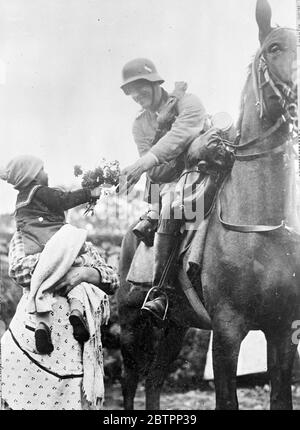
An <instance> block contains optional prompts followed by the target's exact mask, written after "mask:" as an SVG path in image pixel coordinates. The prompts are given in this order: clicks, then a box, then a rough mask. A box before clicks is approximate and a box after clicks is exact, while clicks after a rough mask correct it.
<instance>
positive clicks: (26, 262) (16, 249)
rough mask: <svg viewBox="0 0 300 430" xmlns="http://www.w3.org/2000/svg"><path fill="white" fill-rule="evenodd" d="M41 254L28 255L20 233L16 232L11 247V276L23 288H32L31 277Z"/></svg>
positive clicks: (9, 272)
mask: <svg viewBox="0 0 300 430" xmlns="http://www.w3.org/2000/svg"><path fill="white" fill-rule="evenodd" d="M40 255H41V254H40V253H38V254H33V255H27V256H26V254H25V251H24V243H23V239H22V235H21V233H20V232H18V231H17V232H16V233H15V234H14V235H13V237H12V240H11V242H10V245H9V255H8V260H9V269H8V274H9V276H10V277H11V278H12V279H13V280H14V281H15V282H16V283H17V284H18V285H19V286H21V287H23V288H30V282H31V276H32V273H33V271H34V269H35V266H36V265H37V262H38V261H39V258H40Z"/></svg>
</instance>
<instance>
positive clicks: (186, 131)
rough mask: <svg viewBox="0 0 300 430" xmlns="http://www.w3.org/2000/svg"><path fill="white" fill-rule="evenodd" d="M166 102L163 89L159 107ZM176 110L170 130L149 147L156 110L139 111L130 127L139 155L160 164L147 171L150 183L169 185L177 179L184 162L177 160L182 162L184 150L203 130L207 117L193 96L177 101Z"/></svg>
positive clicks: (152, 135)
mask: <svg viewBox="0 0 300 430" xmlns="http://www.w3.org/2000/svg"><path fill="white" fill-rule="evenodd" d="M167 99H168V94H167V92H166V91H165V90H163V97H162V104H161V107H162V106H163V104H164V103H165V101H166V100H167ZM176 108H177V116H176V119H175V121H174V122H173V124H172V126H171V128H170V130H169V131H168V132H167V133H166V134H165V135H164V136H163V137H162V138H161V139H160V140H159V141H158V142H157V143H156V144H154V145H153V146H152V141H153V139H154V136H155V133H156V130H157V128H158V123H157V115H158V113H159V111H158V112H150V111H148V110H143V111H141V112H140V113H139V115H138V116H137V118H136V119H135V121H134V124H133V136H134V140H135V143H136V145H137V148H138V152H139V155H140V156H143V155H145V154H146V153H147V152H148V151H150V152H152V153H153V154H154V155H155V157H156V158H157V160H158V162H159V164H160V165H159V166H157V167H154V168H152V169H151V170H150V171H149V172H148V177H149V178H150V179H151V180H152V182H154V183H170V182H174V181H176V180H178V178H179V176H180V175H181V173H182V170H183V169H184V167H185V163H184V162H183V163H178V159H181V160H184V154H185V152H186V150H187V149H188V147H189V145H190V143H191V142H192V141H193V140H194V139H195V137H196V136H198V135H199V133H200V132H201V130H202V129H203V127H204V124H205V120H206V118H207V114H206V111H205V109H204V106H203V104H202V103H201V101H200V100H199V98H198V97H197V96H195V95H193V94H189V93H186V94H184V96H183V97H182V98H181V99H180V100H178V102H177V106H176ZM159 110H160V109H159Z"/></svg>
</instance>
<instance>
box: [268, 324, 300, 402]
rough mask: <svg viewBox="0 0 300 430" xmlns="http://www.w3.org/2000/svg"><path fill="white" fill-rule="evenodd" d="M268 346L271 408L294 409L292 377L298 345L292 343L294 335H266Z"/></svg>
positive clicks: (287, 333) (289, 333) (288, 332)
mask: <svg viewBox="0 0 300 430" xmlns="http://www.w3.org/2000/svg"><path fill="white" fill-rule="evenodd" d="M266 338H267V345H268V347H267V348H268V354H267V355H268V373H269V377H270V381H271V397H270V408H271V409H275V410H290V409H293V402H292V390H291V375H292V369H293V363H294V358H295V354H296V349H297V345H295V344H293V342H292V333H291V331H290V330H288V331H287V332H285V333H282V334H281V335H280V334H278V333H277V334H276V335H274V333H270V334H268V333H266Z"/></svg>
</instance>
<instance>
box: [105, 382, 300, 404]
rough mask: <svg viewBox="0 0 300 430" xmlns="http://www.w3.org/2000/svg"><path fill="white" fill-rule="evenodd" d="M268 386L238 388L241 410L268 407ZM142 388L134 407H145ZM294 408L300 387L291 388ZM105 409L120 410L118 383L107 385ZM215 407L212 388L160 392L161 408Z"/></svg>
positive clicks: (297, 402)
mask: <svg viewBox="0 0 300 430" xmlns="http://www.w3.org/2000/svg"><path fill="white" fill-rule="evenodd" d="M269 390H270V389H269V386H268V385H265V386H264V387H259V386H257V387H255V388H239V389H238V399H239V405H240V409H241V410H243V409H244V410H266V409H269V404H270V400H269V397H270V392H269ZM144 394H145V393H144V389H143V387H141V386H140V387H139V388H138V391H137V395H136V400H135V409H137V410H141V409H144V408H145V403H144ZM293 403H294V409H298V410H300V388H299V387H298V388H297V389H296V388H294V389H293ZM104 409H105V410H120V409H123V407H122V396H121V389H120V386H119V384H116V385H114V386H110V387H107V390H106V401H105V405H104ZM213 409H215V393H214V390H213V389H211V390H204V391H200V390H194V391H189V392H187V393H174V394H162V396H161V410H213Z"/></svg>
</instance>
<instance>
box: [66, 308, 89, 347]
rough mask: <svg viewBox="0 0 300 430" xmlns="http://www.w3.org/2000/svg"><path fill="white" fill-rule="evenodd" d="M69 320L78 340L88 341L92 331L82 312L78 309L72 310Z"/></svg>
mask: <svg viewBox="0 0 300 430" xmlns="http://www.w3.org/2000/svg"><path fill="white" fill-rule="evenodd" d="M69 321H70V323H71V325H72V327H73V336H74V338H75V339H76V340H77V342H79V343H84V342H86V341H87V340H88V339H89V337H90V332H89V329H88V326H87V323H86V321H85V319H84V317H83V315H82V313H81V312H80V311H79V310H77V309H74V310H72V312H71V314H70V316H69Z"/></svg>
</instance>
